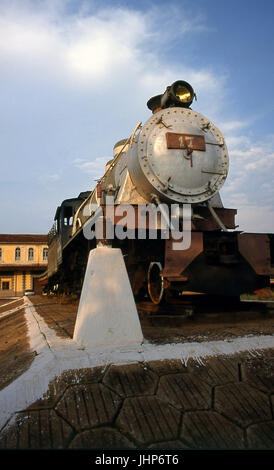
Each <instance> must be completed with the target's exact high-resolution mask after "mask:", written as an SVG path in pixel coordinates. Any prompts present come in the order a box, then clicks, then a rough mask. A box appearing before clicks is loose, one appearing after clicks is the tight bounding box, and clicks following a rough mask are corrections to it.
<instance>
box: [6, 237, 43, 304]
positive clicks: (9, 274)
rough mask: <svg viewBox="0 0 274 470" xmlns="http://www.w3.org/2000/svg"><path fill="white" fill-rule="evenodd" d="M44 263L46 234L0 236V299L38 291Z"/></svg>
mask: <svg viewBox="0 0 274 470" xmlns="http://www.w3.org/2000/svg"><path fill="white" fill-rule="evenodd" d="M47 262H48V245H47V235H17V234H12V235H7V234H4V235H1V234H0V298H1V297H12V296H21V295H24V293H25V292H26V291H27V290H34V291H36V290H37V289H39V283H38V282H37V278H38V276H39V275H40V274H42V273H43V272H44V271H45V270H46V269H47Z"/></svg>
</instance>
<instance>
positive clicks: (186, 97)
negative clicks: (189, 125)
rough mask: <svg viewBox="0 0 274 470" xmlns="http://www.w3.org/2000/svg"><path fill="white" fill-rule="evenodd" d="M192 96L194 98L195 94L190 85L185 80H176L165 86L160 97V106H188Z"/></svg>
mask: <svg viewBox="0 0 274 470" xmlns="http://www.w3.org/2000/svg"><path fill="white" fill-rule="evenodd" d="M194 98H196V95H195V93H194V90H193V88H192V86H191V85H190V84H189V83H187V82H184V81H182V80H178V81H177V82H174V83H173V84H172V85H171V86H169V87H167V89H166V91H165V93H164V94H163V95H162V98H161V107H162V108H169V107H170V106H182V107H184V108H188V107H189V106H190V105H191V103H192V101H193V99H194Z"/></svg>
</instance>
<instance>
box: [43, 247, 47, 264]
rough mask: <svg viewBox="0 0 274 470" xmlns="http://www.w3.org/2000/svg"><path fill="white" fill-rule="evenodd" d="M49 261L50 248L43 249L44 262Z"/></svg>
mask: <svg viewBox="0 0 274 470" xmlns="http://www.w3.org/2000/svg"><path fill="white" fill-rule="evenodd" d="M47 260H48V248H43V261H47Z"/></svg>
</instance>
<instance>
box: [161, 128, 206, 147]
mask: <svg viewBox="0 0 274 470" xmlns="http://www.w3.org/2000/svg"><path fill="white" fill-rule="evenodd" d="M166 142H167V148H168V149H192V150H201V151H203V152H204V151H205V149H206V147H205V138H204V136H203V135H194V134H176V133H175V132H167V133H166Z"/></svg>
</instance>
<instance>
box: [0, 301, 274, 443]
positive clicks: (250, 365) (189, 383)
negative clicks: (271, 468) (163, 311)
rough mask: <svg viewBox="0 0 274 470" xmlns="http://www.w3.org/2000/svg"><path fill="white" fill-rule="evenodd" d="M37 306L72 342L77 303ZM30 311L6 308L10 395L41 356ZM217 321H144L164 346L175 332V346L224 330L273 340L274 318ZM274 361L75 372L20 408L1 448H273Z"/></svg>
mask: <svg viewBox="0 0 274 470" xmlns="http://www.w3.org/2000/svg"><path fill="white" fill-rule="evenodd" d="M33 301H34V302H33V303H34V305H35V309H36V311H37V313H38V314H39V315H40V316H41V317H42V318H43V320H44V321H45V322H46V324H47V325H48V327H49V328H50V329H52V330H54V331H55V333H56V335H57V336H58V338H60V341H63V340H64V341H68V340H69V341H70V340H71V338H72V335H73V328H74V322H75V315H76V311H77V304H76V303H74V304H60V303H58V302H56V301H54V300H53V299H49V298H43V297H37V298H34V299H33ZM11 307H13V309H14V310H13V312H12V313H11V314H8V315H7V316H5V315H6V313H5V308H6V309H10V308H11ZM23 307H24V305H23V299H21V300H20V301H18V302H15V303H13V304H12V305H10V306H9V305H8V306H6V307H3V308H2V315H3V316H2V317H1V318H0V341H1V348H0V365H1V370H0V390H1V388H2V390H4V389H5V387H7V385H8V384H10V383H12V382H13V381H15V380H16V379H17V378H18V377H19V378H20V376H21V375H22V374H23V373H24V371H25V370H27V369H28V367H30V365H31V364H32V362H33V360H34V358H35V355H36V351H35V350H31V349H30V346H29V334H28V331H29V330H28V326H27V324H26V318H25V316H24V308H23ZM25 308H27V307H26V306H25ZM216 325H217V322H216ZM216 325H215V326H213V322H212V320H211V319H210V318H209V320H208V321H205V322H204V323H203V325H202V326H201V327H200V329H199V327H198V325H196V324H195V322H193V323H185V322H183V323H182V325H181V326H179V327H176V328H173V329H172V328H168V329H166V330H164V328H163V327H162V326H161V327H160V328H158V330H157V327H155V326H154V328H153V331H152V328H151V327H150V326H148V325H147V324H146V323H145V322H143V323H142V327H143V331H144V335H145V336H146V335H147V337H148V338H149V339H150V340H153V341H152V342H153V343H154V344H155V348H156V350H157V347H160V345H161V344H163V338H164V334H166V333H168V334H169V337H168V336H166V341H168V339H169V340H171V339H172V340H173V341H174V340H175V342H180V343H184V342H185V343H187V342H189V341H190V342H191V341H193V338H195V340H196V341H203V342H204V341H207V337H208V338H209V339H212V338H213V339H215V338H217V339H220V338H221V336H220V335H221V331H222V332H224V331H225V333H224V337H225V339H226V340H230V339H232V338H234V337H238V334H239V336H244V335H250V336H251V337H252V334H255V333H256V334H258V333H259V334H260V332H261V333H262V334H263V333H264V334H267V335H269V337H271V335H272V332H273V317H265V318H262V321H261V322H260V323H259V322H258V318H253V319H252V318H251V319H250V320H249V321H248V322H247V323H245V322H243V321H242V320H241V321H240V320H238V319H235V318H234V320H233V319H232V320H229V321H227V322H226V323H223V324H222V323H221V324H218V325H217V326H216ZM207 334H208V336H207ZM37 357H39V356H37ZM273 359H274V349H271V348H268V349H263V350H258V351H252V352H244V353H243V352H242V353H241V354H240V353H238V354H234V355H226V356H221V355H218V356H216V357H211V358H207V359H202V362H201V360H199V361H197V360H196V361H195V360H194V359H189V360H188V361H187V363H186V364H185V363H183V362H182V361H181V360H178V359H165V360H153V361H152V360H150V361H149V360H147V361H140V362H136V363H131V364H126V365H114V364H108V365H105V366H100V367H98V366H97V367H89V368H79V369H71V370H67V371H65V372H63V373H62V374H61V375H59V376H56V377H55V379H54V380H52V381H51V382H50V383H49V386H48V390H47V392H46V393H45V394H44V395H43V397H42V398H40V399H39V400H37V401H35V402H33V403H31V402H30V403H31V405H30V406H28V407H27V408H22V407H21V408H20V407H19V408H18V407H17V408H16V412H15V413H14V414H13V416H12V420H9V421H7V422H6V423H4V425H3V427H2V429H1V430H0V449H12V450H15V449H103V450H107V449H116V450H117V449H119V450H121V449H137V450H140V449H150V450H153V449H155V450H167V449H170V450H183V449H194V450H199V449H206V450H208V449H214V450H215V449H216V450H217V449H222V450H225V449H227V450H234V449H235V450H242V449H245V450H257V449H267V450H269V449H271V450H273V449H274V360H273ZM18 393H20V390H18ZM16 403H17V402H16ZM0 406H1V404H0Z"/></svg>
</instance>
